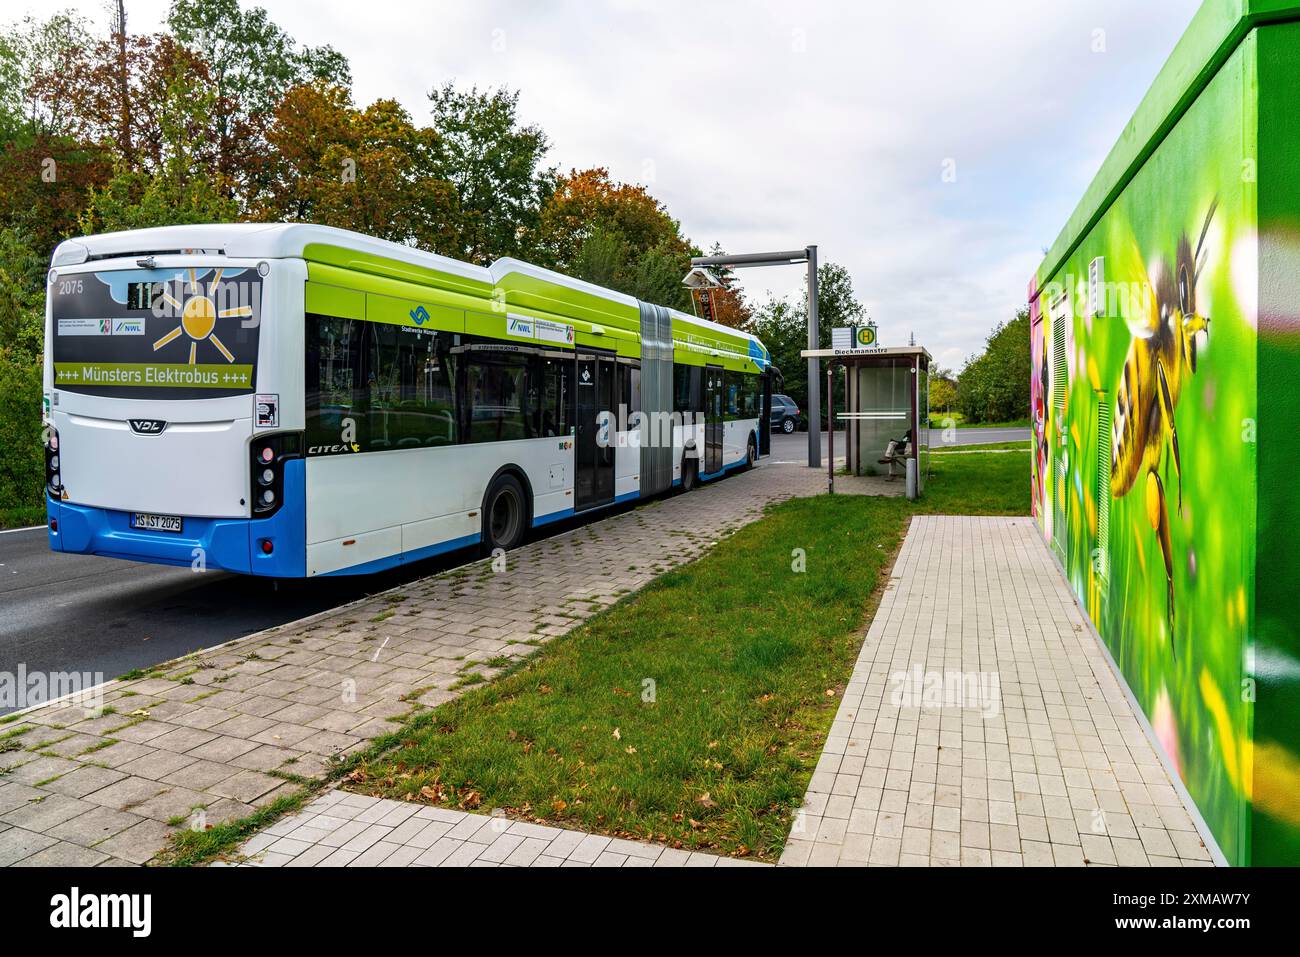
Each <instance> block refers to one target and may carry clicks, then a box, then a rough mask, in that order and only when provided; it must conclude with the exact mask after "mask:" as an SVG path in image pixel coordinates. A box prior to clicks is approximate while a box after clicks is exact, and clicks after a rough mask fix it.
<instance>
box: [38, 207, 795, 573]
mask: <svg viewBox="0 0 1300 957" xmlns="http://www.w3.org/2000/svg"><path fill="white" fill-rule="evenodd" d="M45 335H46V343H47V348H46V352H45V385H44V390H45V411H46V419H47V429H46V434H47V436H48V439H47V443H46V483H47V488H46V493H47V503H48V512H49V539H50V546H51V548H53V549H55V550H57V551H64V552H77V553H83V554H95V555H104V556H111V557H115V558H124V559H131V560H135V561H148V562H159V563H165V564H174V565H191V566H199V565H200V564H201V566H202V567H207V568H219V569H225V570H229V571H233V572H240V573H245V574H254V575H267V576H274V577H303V576H314V575H334V574H357V573H366V572H371V571H377V570H380V569H385V568H391V567H393V566H396V565H401V564H404V563H408V562H412V561H416V560H419V559H422V558H426V557H429V556H431V555H435V554H438V553H441V552H446V551H450V550H453V549H457V548H462V547H468V546H473V545H479V546H480V547H481V548H483V549H484V550H492V549H496V548H505V549H508V548H512V547H514V546H516V545H518V544H519V543H520V542H521V541H522V540H523V538H524V536H525V534H526V533H527V531H528V529H529V528H531V527H536V526H540V525H545V524H546V523H548V522H554V521H557V520H560V519H565V518H569V517H571V516H574V515H581V514H584V513H587V512H591V511H594V510H597V509H600V508H603V507H607V506H610V505H612V504H614V503H617V502H627V501H630V500H633V499H637V498H642V497H645V496H648V495H655V494H659V493H661V492H664V491H666V490H667V489H669V488H670V487H672V486H681V487H683V488H687V489H689V488H692V487H694V486H695V485H696V484H697V483H698V482H702V481H708V480H710V479H714V478H717V477H719V476H721V475H723V474H724V473H726V472H727V471H729V470H732V469H737V468H746V467H749V466H752V465H753V464H754V462H755V461H756V460H757V459H758V458H759V456H760V454H762V453H763V452H766V449H767V441H768V436H767V430H768V422H769V414H768V411H767V410H768V408H769V403H770V395H771V391H772V390H771V381H770V380H771V377H772V374H773V370H772V368H771V366H770V363H769V361H768V354H767V351H766V350H765V349H764V348H763V345H762V344H761V343H760V342H759V341H758V340H757V339H755V338H754V337H753V336H750V335H747V334H745V333H743V332H739V331H737V330H735V329H731V328H728V327H725V326H721V325H718V324H715V323H711V322H706V321H703V320H701V319H698V318H695V317H693V316H689V315H686V314H684V313H681V312H677V311H674V310H671V309H666V308H664V307H662V306H657V305H652V304H649V303H644V302H639V301H638V300H636V299H634V298H632V297H630V296H626V295H623V294H621V293H617V292H613V291H611V290H608V289H602V288H600V287H597V286H594V285H591V284H589V283H585V282H581V281H579V280H576V279H570V278H568V277H566V276H562V275H559V274H557V273H554V272H550V271H548V270H545V269H541V268H538V267H536V266H531V265H529V264H527V263H524V262H519V261H516V260H511V259H503V260H499V261H498V262H496V263H493V264H492V265H491V266H489V267H481V266H473V265H468V264H466V263H462V262H457V261H455V260H452V259H448V258H445V257H442V256H437V255H433V254H430V253H425V252H420V251H418V250H415V249H411V248H408V247H405V246H401V245H398V244H394V243H389V242H384V241H381V240H376V239H372V238H369V237H366V236H361V235H358V234H355V233H351V232H347V231H344V230H338V229H331V228H327V227H322V226H313V225H306V224H277V225H259V224H239V225H211V226H177V227H166V228H159V229H143V230H135V231H131V232H122V233H112V234H106V235H100V236H89V237H84V238H79V239H75V240H68V241H66V242H64V243H61V244H60V245H59V247H58V248H57V250H56V251H55V253H54V257H53V261H52V264H51V269H50V273H49V288H48V301H47V308H46V327H45Z"/></svg>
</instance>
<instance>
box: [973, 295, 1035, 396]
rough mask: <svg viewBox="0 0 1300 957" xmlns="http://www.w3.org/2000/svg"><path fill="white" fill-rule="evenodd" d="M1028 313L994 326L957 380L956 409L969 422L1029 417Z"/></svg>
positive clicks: (1024, 310)
mask: <svg viewBox="0 0 1300 957" xmlns="http://www.w3.org/2000/svg"><path fill="white" fill-rule="evenodd" d="M1031 367H1032V360H1031V357H1030V345H1029V310H1028V309H1021V310H1020V311H1019V312H1018V313H1016V315H1015V318H1013V319H1012V320H1011V321H1010V322H1006V323H998V324H997V325H996V326H995V327H994V328H993V331H992V332H991V333H990V334H989V338H988V342H987V345H986V346H985V348H984V351H983V352H982V353H981V354H980V355H978V356H975V357H973V358H971V359H969V360H968V361H967V362H966V365H965V366H964V367H963V368H962V371H961V375H960V376H959V377H958V380H957V408H958V410H959V411H960V412H961V413H962V414H963V415H964V416H965V417H966V418H967V420H968V421H971V422H1011V421H1016V420H1019V419H1023V418H1026V417H1027V416H1028V415H1029V377H1030V370H1031Z"/></svg>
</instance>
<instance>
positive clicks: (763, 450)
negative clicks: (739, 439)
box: [758, 366, 772, 455]
mask: <svg viewBox="0 0 1300 957" xmlns="http://www.w3.org/2000/svg"><path fill="white" fill-rule="evenodd" d="M759 379H760V381H761V382H762V384H763V395H762V403H761V405H760V407H759V410H758V454H759V455H771V454H772V367H771V366H768V367H767V371H766V372H764V373H763V374H762V375H761V376H760V377H759Z"/></svg>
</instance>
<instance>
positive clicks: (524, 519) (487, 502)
mask: <svg viewBox="0 0 1300 957" xmlns="http://www.w3.org/2000/svg"><path fill="white" fill-rule="evenodd" d="M527 525H528V507H527V504H526V498H525V496H524V487H523V485H522V484H521V483H520V481H519V479H517V478H515V476H513V475H511V474H510V473H509V472H507V473H506V474H504V475H499V476H497V479H496V481H494V482H493V483H492V485H491V487H489V488H488V490H487V494H486V495H485V496H483V532H482V536H483V537H482V543H483V544H482V548H483V552H484V554H491V553H492V552H494V551H496V550H497V549H498V548H499V549H501V550H502V551H507V552H508V551H510V550H511V549H512V548H518V547H519V545H521V544H522V543H523V540H524V531H525V530H526V528H527Z"/></svg>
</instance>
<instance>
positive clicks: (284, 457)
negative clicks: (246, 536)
mask: <svg viewBox="0 0 1300 957" xmlns="http://www.w3.org/2000/svg"><path fill="white" fill-rule="evenodd" d="M248 457H249V459H250V463H251V465H252V468H251V469H250V471H249V476H248V482H249V486H248V487H249V490H250V491H251V492H252V503H253V516H254V517H255V518H268V517H270V516H271V515H272V514H274V513H275V512H276V511H277V510H278V509H279V508H280V506H281V504H282V503H283V500H284V470H285V463H286V462H288V461H290V460H291V459H299V458H302V433H301V432H282V433H278V434H275V435H262V436H259V437H258V438H257V439H256V441H255V442H254V444H253V445H252V446H251V447H250V448H249V450H248Z"/></svg>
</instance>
